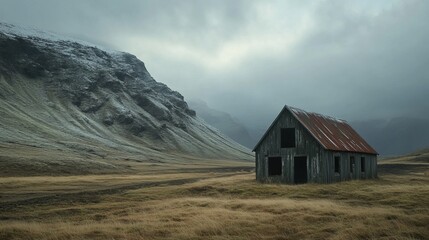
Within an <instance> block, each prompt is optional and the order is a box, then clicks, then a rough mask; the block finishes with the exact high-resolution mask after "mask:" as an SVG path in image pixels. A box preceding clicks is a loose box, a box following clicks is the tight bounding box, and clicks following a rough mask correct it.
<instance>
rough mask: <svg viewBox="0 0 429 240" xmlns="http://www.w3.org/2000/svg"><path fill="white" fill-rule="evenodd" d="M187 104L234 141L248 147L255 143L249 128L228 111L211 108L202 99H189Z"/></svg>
mask: <svg viewBox="0 0 429 240" xmlns="http://www.w3.org/2000/svg"><path fill="white" fill-rule="evenodd" d="M188 103H189V106H190V107H191V108H192V109H195V110H196V111H197V115H198V116H199V117H201V118H202V119H204V121H206V122H207V123H208V124H210V125H212V126H214V127H215V128H217V129H219V130H220V131H221V132H222V133H224V134H226V135H227V136H229V137H230V138H232V139H233V140H234V141H236V142H238V143H240V144H242V145H243V146H246V147H248V148H250V149H252V148H253V147H254V145H255V144H256V141H257V140H256V139H255V138H254V137H253V136H251V135H250V133H249V130H248V129H247V128H246V126H244V124H243V123H241V122H240V121H239V120H238V119H236V118H234V117H233V116H231V115H230V114H229V113H226V112H222V111H219V110H216V109H213V108H211V107H209V106H208V105H207V103H206V102H204V101H203V100H194V99H193V100H190V101H188Z"/></svg>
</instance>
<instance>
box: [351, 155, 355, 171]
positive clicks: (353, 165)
mask: <svg viewBox="0 0 429 240" xmlns="http://www.w3.org/2000/svg"><path fill="white" fill-rule="evenodd" d="M354 169H355V157H350V173H353V172H354Z"/></svg>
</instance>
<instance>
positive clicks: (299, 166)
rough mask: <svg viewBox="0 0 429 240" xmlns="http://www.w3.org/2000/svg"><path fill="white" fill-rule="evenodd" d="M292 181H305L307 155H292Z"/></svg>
mask: <svg viewBox="0 0 429 240" xmlns="http://www.w3.org/2000/svg"><path fill="white" fill-rule="evenodd" d="M293 164H294V168H293V170H294V182H295V183H306V182H307V157H294V163H293Z"/></svg>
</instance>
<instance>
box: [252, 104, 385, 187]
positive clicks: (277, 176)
mask: <svg viewBox="0 0 429 240" xmlns="http://www.w3.org/2000/svg"><path fill="white" fill-rule="evenodd" d="M253 151H254V152H255V153H256V154H255V158H256V161H255V162H256V179H257V180H258V181H260V182H282V183H307V182H311V183H332V182H338V181H344V180H351V179H367V178H376V177H377V155H378V154H377V152H376V151H375V150H374V149H373V148H372V147H371V146H370V145H369V144H368V143H367V142H366V141H365V140H364V139H363V138H362V137H361V136H359V134H358V133H357V132H356V131H355V130H353V128H352V127H351V126H350V125H349V124H348V123H347V122H345V121H343V120H339V119H335V118H332V117H328V116H324V115H321V114H317V113H311V112H306V111H304V110H301V109H297V108H293V107H290V106H285V107H284V108H283V110H282V111H281V112H280V114H279V115H278V116H277V118H276V119H275V120H274V122H273V123H272V124H271V126H270V127H269V128H268V130H267V131H266V132H265V134H264V135H263V136H262V138H261V140H259V142H258V143H257V144H256V146H255V148H254V149H253Z"/></svg>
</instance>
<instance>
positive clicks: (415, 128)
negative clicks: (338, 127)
mask: <svg viewBox="0 0 429 240" xmlns="http://www.w3.org/2000/svg"><path fill="white" fill-rule="evenodd" d="M351 125H352V126H353V127H354V128H355V129H356V130H357V131H358V132H359V133H360V134H361V135H362V136H363V137H364V138H365V139H366V140H367V141H368V143H369V144H371V145H372V146H373V147H374V148H375V149H376V150H377V151H378V152H379V153H380V154H381V155H402V154H407V153H409V152H412V151H416V150H419V149H422V148H426V147H428V146H429V119H416V118H406V117H402V118H393V119H390V120H382V119H378V120H368V121H359V122H351Z"/></svg>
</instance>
